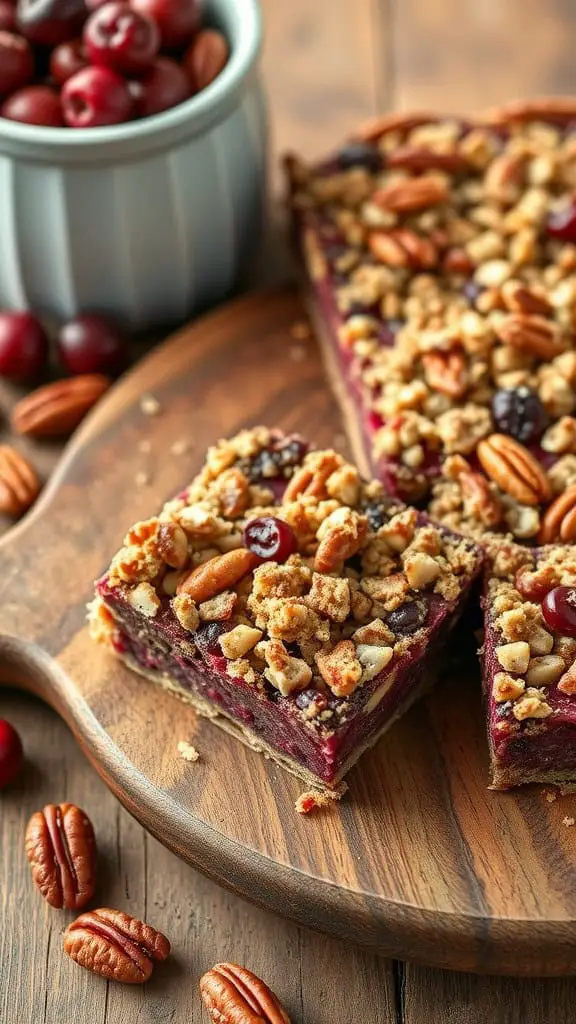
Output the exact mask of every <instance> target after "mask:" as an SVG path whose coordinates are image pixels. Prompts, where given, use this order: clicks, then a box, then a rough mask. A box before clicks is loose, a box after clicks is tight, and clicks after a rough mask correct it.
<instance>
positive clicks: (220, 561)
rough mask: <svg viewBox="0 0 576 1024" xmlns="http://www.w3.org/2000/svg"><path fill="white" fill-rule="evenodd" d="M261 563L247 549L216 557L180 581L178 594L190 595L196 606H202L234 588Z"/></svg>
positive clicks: (239, 549)
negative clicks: (203, 603) (224, 591)
mask: <svg viewBox="0 0 576 1024" xmlns="http://www.w3.org/2000/svg"><path fill="white" fill-rule="evenodd" d="M259 561H260V559H259V558H258V556H257V555H255V554H254V553H253V552H252V551H248V550H247V548H234V549H233V550H232V551H227V552H226V553H225V554H224V555H215V557H214V558H211V559H210V560H209V561H208V562H203V564H202V565H199V566H197V567H196V569H193V570H192V572H191V573H189V574H188V576H185V577H184V579H183V580H181V581H180V583H179V584H178V593H179V594H188V595H189V597H191V598H192V600H193V601H195V602H196V604H201V602H202V601H208V600H209V599H210V598H211V597H216V594H221V593H222V591H223V590H228V588H229V587H233V586H234V584H235V583H238V582H239V581H240V580H241V579H242V578H243V577H244V576H246V575H247V574H248V573H249V572H251V571H252V569H255V568H256V566H257V565H258V563H259Z"/></svg>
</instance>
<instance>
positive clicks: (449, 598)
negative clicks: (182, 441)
mask: <svg viewBox="0 0 576 1024" xmlns="http://www.w3.org/2000/svg"><path fill="white" fill-rule="evenodd" d="M482 560H483V556H482V554H481V552H480V551H479V549H478V548H477V546H476V545H475V543H474V542H473V540H472V539H470V538H463V537H460V536H458V535H457V534H455V533H453V532H452V531H450V530H448V529H447V528H445V527H442V526H437V525H435V524H433V523H432V522H430V521H429V520H428V519H427V517H426V515H425V514H424V513H421V512H416V511H415V510H414V509H412V508H408V507H406V506H404V505H402V504H401V503H400V502H399V501H398V499H391V498H388V497H386V496H385V495H384V490H383V487H382V484H381V483H379V482H376V481H372V482H369V483H367V482H364V481H363V480H362V479H361V478H360V477H359V474H358V471H357V469H356V468H355V467H354V466H352V465H350V464H349V463H347V462H346V461H345V459H344V458H343V457H342V456H341V455H338V454H336V452H334V451H330V450H328V451H312V450H309V448H308V446H307V444H306V443H305V442H304V441H303V440H302V439H301V438H299V437H296V436H286V435H282V434H281V433H279V432H278V431H274V430H269V429H267V428H265V427H259V428H256V429H253V430H247V431H243V432H241V433H240V434H238V435H237V436H236V437H234V438H232V439H231V440H226V441H221V442H219V443H218V444H217V445H216V446H215V447H213V448H211V449H210V450H209V452H208V455H207V459H206V463H205V465H204V468H203V469H202V471H201V472H200V473H199V475H198V476H197V477H196V478H195V480H194V481H193V482H192V483H191V485H190V486H189V487H188V488H187V489H186V490H184V491H183V492H182V493H181V494H180V495H179V496H178V497H177V498H176V499H175V500H173V501H169V502H168V503H167V504H166V505H165V506H164V508H163V509H162V511H161V512H160V514H159V515H158V516H154V517H153V518H151V519H149V520H147V521H145V522H141V523H137V524H136V525H135V526H134V527H133V528H132V529H131V530H130V531H129V533H128V534H127V536H126V538H125V541H124V546H123V547H122V548H121V550H120V551H119V552H118V554H117V555H116V556H115V557H114V558H113V560H112V563H111V566H110V569H109V570H108V572H107V573H106V574H105V575H104V576H103V577H102V579H101V580H100V581H99V582H98V583H97V587H96V590H97V598H96V601H95V602H94V604H93V605H92V608H91V628H92V633H93V636H94V637H95V639H97V640H104V641H105V642H108V643H109V644H111V645H112V647H113V649H114V651H115V652H116V654H117V655H118V656H119V657H120V658H122V659H123V660H124V661H125V662H126V663H127V664H128V665H129V666H130V667H131V668H133V669H135V670H136V671H137V672H140V673H142V674H143V675H145V676H147V677H149V678H150V679H152V680H153V681H155V682H157V683H158V684H159V685H160V686H162V687H164V688H165V689H167V690H170V691H172V692H174V693H175V694H177V695H178V696H180V697H182V698H183V699H184V700H188V701H190V702H191V703H192V704H193V705H194V706H195V707H196V708H197V709H198V710H199V711H200V712H201V713H202V714H204V715H207V716H208V717H210V718H213V719H214V720H215V721H216V722H217V723H218V724H220V725H221V726H223V727H224V728H225V729H228V731H230V732H232V733H234V734H235V735H236V736H238V737H239V738H240V739H243V740H244V741H245V742H246V743H248V744H249V745H250V746H252V747H254V748H256V749H257V750H260V751H263V752H264V753H265V754H267V755H268V756H270V757H272V758H273V759H274V760H276V761H278V762H279V763H280V764H281V765H282V766H284V767H285V768H287V769H289V770H290V771H293V772H294V773H295V774H297V775H299V776H301V777H302V778H303V779H305V780H306V782H308V783H312V784H315V785H321V786H324V787H327V788H335V787H337V786H338V784H339V783H340V780H341V779H342V777H343V776H344V774H345V773H346V772H347V771H348V769H349V768H350V767H351V766H352V765H353V764H354V762H355V761H356V760H357V758H358V757H359V756H360V754H361V753H362V752H363V751H364V750H365V749H366V748H368V747H370V746H371V745H372V744H373V743H374V742H375V741H376V740H377V738H378V737H379V736H380V734H381V733H383V732H384V731H385V729H387V728H388V726H389V725H390V724H391V723H392V721H393V720H394V719H396V718H397V717H398V716H399V715H400V714H401V713H402V712H403V711H404V710H405V709H406V708H407V707H408V706H409V705H410V704H411V703H412V702H413V701H414V700H415V699H416V697H417V696H418V695H419V694H420V693H421V692H422V690H423V689H424V688H425V687H426V686H428V685H430V683H431V681H432V677H433V675H434V671H435V669H437V666H438V661H439V654H440V650H441V648H442V646H443V644H444V643H445V641H446V637H447V634H448V632H449V630H450V629H451V628H452V627H453V625H454V623H455V622H456V620H457V618H458V616H459V614H460V612H461V610H462V606H463V603H464V602H465V598H466V595H467V593H468V591H469V589H470V586H471V584H472V582H473V580H474V579H475V577H476V576H477V575H478V573H479V571H480V569H481V565H482Z"/></svg>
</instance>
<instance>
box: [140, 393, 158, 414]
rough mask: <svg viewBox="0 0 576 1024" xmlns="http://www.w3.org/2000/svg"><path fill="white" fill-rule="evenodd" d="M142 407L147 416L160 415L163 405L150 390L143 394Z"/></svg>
mask: <svg viewBox="0 0 576 1024" xmlns="http://www.w3.org/2000/svg"><path fill="white" fill-rule="evenodd" d="M140 408H141V410H142V412H143V413H144V415H145V416H158V414H159V413H160V412H161V411H162V406H161V405H160V402H159V401H158V399H157V398H155V397H154V395H150V394H149V393H148V392H146V393H145V394H143V395H142V396H141V398H140Z"/></svg>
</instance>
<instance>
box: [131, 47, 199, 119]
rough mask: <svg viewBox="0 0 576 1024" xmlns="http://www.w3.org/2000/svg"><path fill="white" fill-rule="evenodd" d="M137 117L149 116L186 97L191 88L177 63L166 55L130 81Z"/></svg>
mask: <svg viewBox="0 0 576 1024" xmlns="http://www.w3.org/2000/svg"><path fill="white" fill-rule="evenodd" d="M130 92H131V94H132V98H133V100H134V109H135V112H136V116H137V117H150V116H151V115H152V114H159V113H160V111H161V110H168V109H169V108H170V107H175V106H176V105H177V104H178V103H182V101H183V100H186V99H188V97H189V96H190V93H191V92H192V89H191V87H190V82H189V80H188V78H187V76H186V75H185V73H184V71H183V70H182V68H181V67H180V65H179V64H176V62H175V61H173V60H168V58H167V57H159V58H158V60H155V61H154V63H153V65H152V67H151V69H150V71H148V72H147V73H146V74H145V75H143V76H142V78H139V79H136V80H134V81H133V82H130Z"/></svg>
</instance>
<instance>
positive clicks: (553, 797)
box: [544, 791, 558, 804]
mask: <svg viewBox="0 0 576 1024" xmlns="http://www.w3.org/2000/svg"><path fill="white" fill-rule="evenodd" d="M544 795H545V797H546V799H547V801H548V803H549V804H553V803H554V801H555V800H557V799H558V794H557V793H554V791H549V792H548V793H545V794H544Z"/></svg>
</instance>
